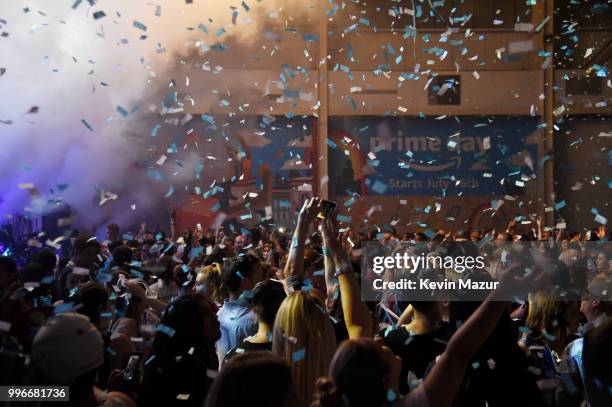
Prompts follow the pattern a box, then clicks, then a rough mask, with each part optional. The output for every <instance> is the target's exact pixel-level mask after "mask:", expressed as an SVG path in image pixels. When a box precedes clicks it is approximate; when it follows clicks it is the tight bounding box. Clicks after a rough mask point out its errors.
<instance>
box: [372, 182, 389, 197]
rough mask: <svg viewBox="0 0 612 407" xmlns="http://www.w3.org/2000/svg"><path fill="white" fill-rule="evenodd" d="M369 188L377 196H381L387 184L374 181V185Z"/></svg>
mask: <svg viewBox="0 0 612 407" xmlns="http://www.w3.org/2000/svg"><path fill="white" fill-rule="evenodd" d="M371 188H372V191H374V192H376V193H377V194H380V195H383V194H384V193H385V191H386V190H387V184H385V183H384V182H380V181H376V182H374V185H372V187H371Z"/></svg>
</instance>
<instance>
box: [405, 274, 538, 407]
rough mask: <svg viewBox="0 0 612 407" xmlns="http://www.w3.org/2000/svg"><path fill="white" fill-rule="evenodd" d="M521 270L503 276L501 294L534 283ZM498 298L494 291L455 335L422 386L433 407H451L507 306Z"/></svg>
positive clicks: (517, 290)
mask: <svg viewBox="0 0 612 407" xmlns="http://www.w3.org/2000/svg"><path fill="white" fill-rule="evenodd" d="M519 271H520V269H519V267H518V266H515V267H513V268H512V269H510V270H508V271H507V272H506V273H504V275H503V276H502V282H501V284H500V288H499V289H498V290H499V292H505V293H506V294H508V293H511V292H519V291H520V290H522V289H523V287H527V286H528V285H529V284H531V283H533V281H534V273H532V275H531V276H529V277H526V278H520V277H516V274H517V272H519ZM497 295H498V294H497V291H494V292H492V293H491V294H490V295H489V296H488V297H487V299H486V300H485V301H484V302H483V303H482V304H480V306H479V307H478V308H477V309H476V311H475V312H474V313H473V314H472V315H471V316H470V317H469V318H468V320H467V321H466V322H465V323H464V324H463V325H462V326H461V328H459V330H457V332H455V334H454V335H453V336H452V337H451V339H450V341H449V342H448V345H447V347H446V350H445V351H444V353H442V355H441V356H440V359H439V360H438V361H437V362H436V364H435V365H434V367H433V369H432V370H431V373H430V374H429V375H428V376H427V377H426V378H425V380H424V381H423V384H422V386H424V389H425V393H426V394H427V398H428V399H429V404H430V405H431V407H447V406H451V405H452V403H453V400H454V399H455V396H456V394H457V391H458V390H459V387H460V386H461V383H462V382H463V376H464V375H465V370H466V368H467V366H468V363H469V362H470V360H471V359H472V358H473V357H474V355H475V354H476V352H477V351H478V350H479V349H480V348H481V347H482V345H483V344H484V343H485V342H486V341H487V339H488V338H489V336H490V335H491V333H492V332H493V330H494V329H495V326H496V325H497V321H498V320H499V318H500V317H501V316H502V314H503V313H504V310H505V309H506V307H507V305H508V302H507V301H504V300H500V299H499V298H497ZM410 398H411V397H410V396H408V397H406V399H404V403H403V406H410Z"/></svg>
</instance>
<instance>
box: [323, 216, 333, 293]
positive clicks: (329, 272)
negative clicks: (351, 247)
mask: <svg viewBox="0 0 612 407" xmlns="http://www.w3.org/2000/svg"><path fill="white" fill-rule="evenodd" d="M321 235H322V236H323V265H324V267H325V292H326V293H327V300H328V301H329V300H330V299H331V298H332V296H333V295H334V291H335V290H336V277H335V275H334V273H335V271H336V268H335V263H334V260H333V259H332V257H331V254H330V252H329V247H328V242H327V233H323V226H321Z"/></svg>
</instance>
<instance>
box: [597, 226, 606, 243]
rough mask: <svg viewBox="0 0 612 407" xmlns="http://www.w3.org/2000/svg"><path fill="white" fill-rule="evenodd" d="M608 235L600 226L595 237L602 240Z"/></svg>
mask: <svg viewBox="0 0 612 407" xmlns="http://www.w3.org/2000/svg"><path fill="white" fill-rule="evenodd" d="M607 235H608V230H607V229H606V227H605V226H603V225H602V226H600V227H599V228H597V237H598V238H599V239H600V240H601V239H604V238H605V237H606V236H607Z"/></svg>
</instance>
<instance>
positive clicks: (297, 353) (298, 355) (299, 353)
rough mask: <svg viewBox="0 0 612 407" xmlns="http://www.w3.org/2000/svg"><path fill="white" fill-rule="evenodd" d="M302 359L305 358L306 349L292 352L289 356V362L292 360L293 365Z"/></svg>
mask: <svg viewBox="0 0 612 407" xmlns="http://www.w3.org/2000/svg"><path fill="white" fill-rule="evenodd" d="M304 357H306V348H302V349H300V350H297V351H295V352H293V355H291V360H293V363H297V362H299V361H300V360H302V359H304Z"/></svg>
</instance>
